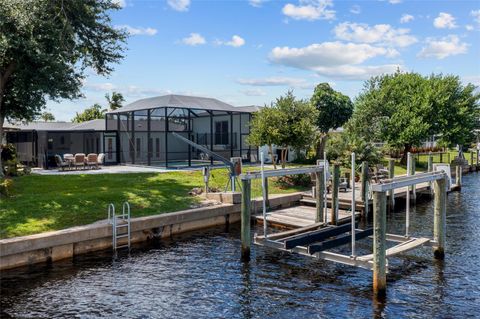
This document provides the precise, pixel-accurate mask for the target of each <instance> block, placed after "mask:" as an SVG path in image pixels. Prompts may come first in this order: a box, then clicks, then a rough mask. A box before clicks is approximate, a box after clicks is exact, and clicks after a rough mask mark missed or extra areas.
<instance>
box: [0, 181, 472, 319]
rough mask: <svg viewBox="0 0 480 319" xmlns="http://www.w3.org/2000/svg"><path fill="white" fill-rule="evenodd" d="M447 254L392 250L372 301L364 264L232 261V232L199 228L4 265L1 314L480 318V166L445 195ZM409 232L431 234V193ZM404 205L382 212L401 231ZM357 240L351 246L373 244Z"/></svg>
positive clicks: (269, 257)
mask: <svg viewBox="0 0 480 319" xmlns="http://www.w3.org/2000/svg"><path fill="white" fill-rule="evenodd" d="M447 203H448V207H447V215H448V216H447V254H446V259H445V261H444V262H439V261H435V260H434V259H433V258H432V252H431V249H429V248H421V249H417V250H415V251H411V252H409V253H408V256H407V257H405V256H403V257H402V258H395V259H390V260H389V263H390V266H391V269H390V273H389V275H388V283H387V298H386V299H385V300H382V301H378V300H374V298H373V296H372V292H371V281H372V274H371V272H369V271H367V270H362V269H357V268H353V267H349V266H342V265H338V264H334V263H331V262H324V261H318V260H314V259H310V258H307V257H302V256H299V255H292V254H289V253H281V252H278V251H273V250H270V249H267V248H263V247H253V252H252V261H251V262H250V263H248V264H246V263H242V262H240V260H239V259H240V258H239V247H240V241H239V231H238V228H235V227H233V228H231V229H230V231H229V232H225V230H224V229H216V230H210V231H208V233H205V232H203V233H197V234H193V235H191V236H189V237H188V238H183V239H182V238H176V241H175V242H162V243H160V244H157V245H154V246H149V247H145V246H142V247H137V248H136V249H134V250H132V252H131V254H130V255H129V256H120V257H119V258H117V259H116V260H112V257H111V255H110V254H109V253H107V252H105V253H102V254H99V253H96V254H91V255H88V256H81V257H78V258H75V260H73V261H65V262H59V263H54V264H53V265H52V266H50V267H47V266H35V267H33V268H31V269H20V270H14V271H5V272H3V273H2V276H1V291H0V292H1V302H0V306H1V309H0V314H1V317H6V318H8V317H10V316H11V317H26V318H39V317H40V318H53V317H63V318H71V317H84V318H90V317H92V318H93V317H109V318H120V317H121V318H324V317H341V318H343V317H350V318H352V317H356V318H364V317H372V316H378V317H391V318H398V317H403V318H405V317H408V318H417V317H418V318H464V317H480V175H479V174H478V173H474V174H470V175H467V176H465V177H464V188H463V189H462V191H461V192H460V193H459V192H454V193H451V194H449V195H448V202H447ZM411 223H412V226H411V229H412V233H413V234H414V235H429V236H431V233H432V223H433V202H431V201H427V202H423V203H421V204H419V205H417V207H416V209H414V210H413V211H412V215H411ZM403 225H404V214H403V213H402V212H397V213H395V214H390V215H389V216H388V226H389V232H396V233H401V232H402V231H403ZM370 242H371V240H369V239H366V240H364V241H362V243H361V244H360V247H359V249H360V250H364V251H365V252H366V251H367V249H369V248H370V247H371V245H370V244H371V243H370ZM345 249H346V250H347V251H348V247H346V248H345Z"/></svg>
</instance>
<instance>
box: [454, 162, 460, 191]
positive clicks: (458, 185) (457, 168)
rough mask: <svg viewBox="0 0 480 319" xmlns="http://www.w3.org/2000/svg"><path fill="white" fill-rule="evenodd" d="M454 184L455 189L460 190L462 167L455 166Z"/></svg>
mask: <svg viewBox="0 0 480 319" xmlns="http://www.w3.org/2000/svg"><path fill="white" fill-rule="evenodd" d="M455 184H457V189H458V190H461V189H462V165H457V166H456V167H455Z"/></svg>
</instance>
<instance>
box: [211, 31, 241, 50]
mask: <svg viewBox="0 0 480 319" xmlns="http://www.w3.org/2000/svg"><path fill="white" fill-rule="evenodd" d="M213 43H214V44H215V45H228V46H231V47H234V48H239V47H241V46H243V45H245V39H243V38H242V37H241V36H239V35H236V34H235V35H234V36H232V39H231V40H230V41H221V40H215V41H214V42H213Z"/></svg>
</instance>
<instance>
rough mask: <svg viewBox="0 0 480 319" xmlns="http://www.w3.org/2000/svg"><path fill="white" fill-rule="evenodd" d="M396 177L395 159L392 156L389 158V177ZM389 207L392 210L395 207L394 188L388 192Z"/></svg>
mask: <svg viewBox="0 0 480 319" xmlns="http://www.w3.org/2000/svg"><path fill="white" fill-rule="evenodd" d="M394 177H395V160H394V159H393V158H390V159H389V160H388V178H390V179H392V178H394ZM388 207H389V209H390V210H391V211H393V209H394V208H395V191H394V190H393V189H392V190H390V191H389V192H388Z"/></svg>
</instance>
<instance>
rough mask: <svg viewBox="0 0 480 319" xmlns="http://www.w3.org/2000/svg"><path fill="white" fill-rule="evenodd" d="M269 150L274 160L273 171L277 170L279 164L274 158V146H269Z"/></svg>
mask: <svg viewBox="0 0 480 319" xmlns="http://www.w3.org/2000/svg"><path fill="white" fill-rule="evenodd" d="M268 150H269V152H270V158H271V159H272V164H273V169H277V163H276V161H275V156H273V146H272V144H270V145H268Z"/></svg>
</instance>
